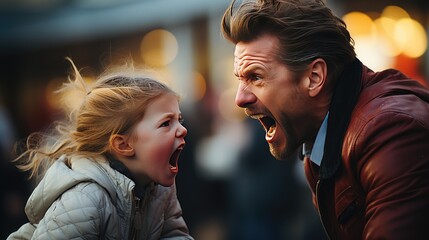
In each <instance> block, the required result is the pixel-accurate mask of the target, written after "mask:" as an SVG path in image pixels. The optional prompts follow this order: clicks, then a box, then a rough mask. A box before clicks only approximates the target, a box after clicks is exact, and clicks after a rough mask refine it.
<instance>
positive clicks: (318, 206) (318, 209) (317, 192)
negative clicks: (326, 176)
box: [316, 179, 331, 239]
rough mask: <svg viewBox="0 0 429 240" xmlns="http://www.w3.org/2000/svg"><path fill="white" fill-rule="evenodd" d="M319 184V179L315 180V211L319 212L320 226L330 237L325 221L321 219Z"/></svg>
mask: <svg viewBox="0 0 429 240" xmlns="http://www.w3.org/2000/svg"><path fill="white" fill-rule="evenodd" d="M320 185H321V181H320V179H319V180H317V183H316V201H317V212H318V213H319V219H320V222H321V223H322V227H323V230H324V231H325V234H326V236H327V237H328V239H331V237H330V236H329V233H328V231H327V230H326V226H325V222H324V221H323V218H322V214H321V212H320V203H319V192H320V190H319V189H320Z"/></svg>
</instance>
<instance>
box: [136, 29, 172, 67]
mask: <svg viewBox="0 0 429 240" xmlns="http://www.w3.org/2000/svg"><path fill="white" fill-rule="evenodd" d="M178 49H179V47H178V43H177V39H176V37H175V36H174V35H173V34H172V33H171V32H169V31H167V30H164V29H156V30H153V31H151V32H149V33H147V34H146V35H145V36H144V37H143V39H142V41H141V43H140V54H141V58H142V60H143V61H144V62H145V64H147V65H149V66H152V67H164V66H166V65H168V64H169V63H171V62H172V61H173V60H174V59H175V58H176V56H177V53H178Z"/></svg>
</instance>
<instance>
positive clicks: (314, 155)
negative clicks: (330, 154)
mask: <svg viewBox="0 0 429 240" xmlns="http://www.w3.org/2000/svg"><path fill="white" fill-rule="evenodd" d="M328 116H329V112H328V113H327V114H326V116H325V119H323V122H322V125H321V126H320V128H319V132H318V133H317V136H316V140H315V141H314V144H313V148H312V150H311V154H310V160H311V161H312V162H314V163H315V164H317V165H318V166H320V164H321V163H322V158H323V153H324V150H325V141H326V130H327V129H328Z"/></svg>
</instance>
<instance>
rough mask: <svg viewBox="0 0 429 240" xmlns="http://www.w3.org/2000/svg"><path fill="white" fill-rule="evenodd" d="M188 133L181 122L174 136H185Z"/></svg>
mask: <svg viewBox="0 0 429 240" xmlns="http://www.w3.org/2000/svg"><path fill="white" fill-rule="evenodd" d="M187 134H188V129H186V128H185V127H184V126H183V125H182V124H181V123H180V126H179V128H178V129H177V132H176V136H177V137H185V136H186V135H187Z"/></svg>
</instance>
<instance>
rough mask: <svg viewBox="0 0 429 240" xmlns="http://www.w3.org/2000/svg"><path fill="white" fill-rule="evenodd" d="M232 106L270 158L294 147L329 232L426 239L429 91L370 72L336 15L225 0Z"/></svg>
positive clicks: (291, 5) (321, 9)
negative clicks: (261, 131)
mask: <svg viewBox="0 0 429 240" xmlns="http://www.w3.org/2000/svg"><path fill="white" fill-rule="evenodd" d="M221 27H222V31H223V34H224V36H225V37H226V39H228V40H229V41H231V42H232V43H234V44H235V53H234V54H235V61H234V73H235V75H236V76H237V78H238V80H239V86H238V90H237V95H236V100H235V101H236V104H237V105H238V106H239V107H242V108H244V110H245V112H246V114H247V115H248V116H250V117H251V118H254V119H257V120H259V121H260V123H261V124H262V126H263V127H264V128H265V130H266V135H265V139H266V141H267V142H268V143H269V146H270V151H271V153H272V155H273V156H275V157H276V158H277V159H285V158H287V157H288V156H291V155H292V154H293V153H294V152H295V151H297V150H298V149H300V147H301V146H302V145H303V146H304V149H305V152H306V153H307V154H305V157H304V169H305V174H306V177H307V180H308V183H309V186H310V187H311V190H312V192H313V202H314V204H315V207H316V208H317V210H318V213H319V215H320V218H321V221H322V224H323V226H324V228H325V231H326V233H327V235H328V236H329V238H330V239H429V230H428V226H429V225H428V224H427V223H426V222H427V221H426V218H427V216H429V91H428V90H427V89H425V88H424V87H422V86H421V85H419V83H417V81H414V80H411V79H409V78H407V76H405V75H403V74H402V73H401V72H399V71H396V70H393V69H389V70H385V71H382V72H373V71H372V70H371V69H369V68H368V67H366V66H365V65H363V64H362V63H361V62H360V61H359V60H358V59H357V58H356V55H355V52H354V47H353V40H352V39H351V37H350V34H349V32H348V31H347V29H346V25H345V23H344V22H343V21H342V20H341V19H340V18H338V17H336V16H334V15H333V13H332V11H331V10H330V9H329V8H328V7H327V6H326V5H325V4H324V3H323V2H322V1H317V0H313V1H310V0H282V1H281V0H278V1H275V0H257V1H255V0H253V1H245V2H243V3H234V2H233V3H232V4H231V5H230V6H229V8H228V9H227V10H226V11H225V13H224V16H223V19H222V24H221Z"/></svg>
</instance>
